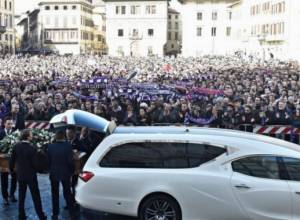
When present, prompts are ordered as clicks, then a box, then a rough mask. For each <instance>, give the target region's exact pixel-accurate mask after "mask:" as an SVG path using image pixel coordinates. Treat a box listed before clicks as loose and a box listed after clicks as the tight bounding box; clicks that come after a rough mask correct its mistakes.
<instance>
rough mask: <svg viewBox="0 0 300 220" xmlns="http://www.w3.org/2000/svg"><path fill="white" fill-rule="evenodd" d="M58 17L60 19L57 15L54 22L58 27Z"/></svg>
mask: <svg viewBox="0 0 300 220" xmlns="http://www.w3.org/2000/svg"><path fill="white" fill-rule="evenodd" d="M58 19H59V18H58V16H55V22H54V26H55V27H58Z"/></svg>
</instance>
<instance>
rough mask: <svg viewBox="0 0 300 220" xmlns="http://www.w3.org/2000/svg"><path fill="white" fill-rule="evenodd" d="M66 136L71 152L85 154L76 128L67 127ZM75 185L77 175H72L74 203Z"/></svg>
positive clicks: (84, 148) (85, 149) (85, 150)
mask: <svg viewBox="0 0 300 220" xmlns="http://www.w3.org/2000/svg"><path fill="white" fill-rule="evenodd" d="M66 136H67V140H68V143H69V144H70V145H71V146H72V149H73V150H75V151H80V152H85V153H87V152H88V150H87V148H86V147H85V146H84V145H83V143H82V142H81V141H80V140H79V138H78V136H77V134H76V127H74V126H69V127H68V128H67V130H66ZM77 183H78V175H73V177H72V183H71V185H72V196H73V201H74V202H75V188H76V185H77Z"/></svg>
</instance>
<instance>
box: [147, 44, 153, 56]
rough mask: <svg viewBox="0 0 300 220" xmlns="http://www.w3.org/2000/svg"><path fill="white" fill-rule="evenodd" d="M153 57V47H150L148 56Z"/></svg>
mask: <svg viewBox="0 0 300 220" xmlns="http://www.w3.org/2000/svg"><path fill="white" fill-rule="evenodd" d="M151 55H153V47H151V46H149V47H148V56H151Z"/></svg>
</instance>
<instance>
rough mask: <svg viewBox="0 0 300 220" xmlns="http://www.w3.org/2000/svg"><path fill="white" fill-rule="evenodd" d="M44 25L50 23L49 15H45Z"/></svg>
mask: <svg viewBox="0 0 300 220" xmlns="http://www.w3.org/2000/svg"><path fill="white" fill-rule="evenodd" d="M46 25H50V17H49V16H47V17H46Z"/></svg>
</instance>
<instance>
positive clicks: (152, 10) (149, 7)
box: [146, 5, 156, 14]
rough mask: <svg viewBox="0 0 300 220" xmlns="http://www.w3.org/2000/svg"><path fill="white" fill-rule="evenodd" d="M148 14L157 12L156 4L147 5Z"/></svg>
mask: <svg viewBox="0 0 300 220" xmlns="http://www.w3.org/2000/svg"><path fill="white" fill-rule="evenodd" d="M146 14H156V5H146Z"/></svg>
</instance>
